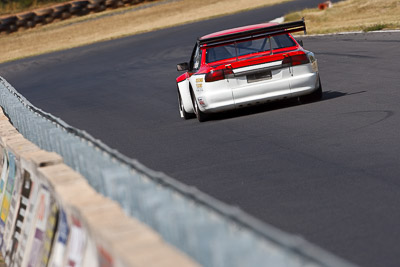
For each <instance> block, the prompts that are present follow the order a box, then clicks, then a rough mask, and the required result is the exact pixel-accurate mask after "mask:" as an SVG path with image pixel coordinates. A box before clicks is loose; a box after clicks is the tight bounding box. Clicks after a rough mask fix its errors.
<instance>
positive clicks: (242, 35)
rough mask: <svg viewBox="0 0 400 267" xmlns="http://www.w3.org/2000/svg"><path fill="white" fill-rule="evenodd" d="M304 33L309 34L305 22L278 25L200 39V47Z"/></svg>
mask: <svg viewBox="0 0 400 267" xmlns="http://www.w3.org/2000/svg"><path fill="white" fill-rule="evenodd" d="M300 31H304V34H307V31H306V23H305V22H304V19H303V20H299V21H294V22H289V23H283V24H278V25H274V26H269V27H264V28H259V29H254V30H249V31H243V32H237V33H232V34H227V35H223V36H216V37H210V38H206V39H199V40H198V43H199V45H200V46H204V45H205V44H206V45H208V46H209V45H220V44H225V43H232V42H236V41H246V40H249V39H254V38H259V37H268V36H272V35H278V34H285V33H292V32H300Z"/></svg>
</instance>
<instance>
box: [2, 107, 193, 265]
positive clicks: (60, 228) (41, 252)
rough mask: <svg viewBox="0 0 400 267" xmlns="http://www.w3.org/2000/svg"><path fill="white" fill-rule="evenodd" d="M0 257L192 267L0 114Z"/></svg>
mask: <svg viewBox="0 0 400 267" xmlns="http://www.w3.org/2000/svg"><path fill="white" fill-rule="evenodd" d="M0 149H1V153H0V162H1V163H2V164H1V165H0V167H1V176H0V179H1V180H0V192H1V195H0V204H1V206H0V207H1V217H0V250H1V253H2V255H3V257H4V258H5V262H6V264H7V266H18V267H20V266H24V267H25V266H110V267H111V266H121V267H122V266H174V265H175V266H198V264H197V263H195V262H194V261H192V260H190V259H189V258H188V257H187V256H185V255H183V254H182V253H181V252H179V251H177V250H176V249H174V248H172V247H171V246H169V245H167V244H166V243H165V242H164V241H162V239H161V237H160V236H159V235H158V234H157V233H155V232H154V231H153V230H151V229H150V228H149V227H147V226H146V225H144V224H143V223H140V222H139V221H137V220H135V219H133V218H129V217H128V216H127V215H125V213H124V212H123V210H122V209H121V207H120V206H119V205H118V204H117V203H116V202H114V201H111V200H110V199H108V198H105V197H103V196H101V195H100V194H98V193H97V192H96V191H94V190H93V189H92V187H90V186H89V184H88V183H87V181H86V180H85V179H84V178H83V177H82V176H81V175H80V174H78V173H77V172H75V171H73V170H72V169H71V168H70V167H68V166H66V165H65V164H63V163H62V158H61V157H60V156H59V155H58V154H56V153H54V152H46V151H43V150H41V149H39V147H37V146H36V145H34V144H32V143H31V142H29V141H27V140H26V139H25V138H24V137H23V136H22V135H21V134H20V133H18V132H17V131H16V130H15V128H14V127H13V126H12V125H11V124H10V122H9V121H8V118H7V117H6V116H5V115H4V114H3V113H2V111H1V109H0Z"/></svg>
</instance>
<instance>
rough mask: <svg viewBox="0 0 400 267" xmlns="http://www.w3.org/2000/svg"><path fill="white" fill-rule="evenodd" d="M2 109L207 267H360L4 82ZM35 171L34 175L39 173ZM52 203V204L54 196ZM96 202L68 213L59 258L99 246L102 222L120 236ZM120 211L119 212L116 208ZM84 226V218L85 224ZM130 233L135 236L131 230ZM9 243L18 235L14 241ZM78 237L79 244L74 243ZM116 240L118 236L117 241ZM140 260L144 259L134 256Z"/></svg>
mask: <svg viewBox="0 0 400 267" xmlns="http://www.w3.org/2000/svg"><path fill="white" fill-rule="evenodd" d="M0 106H2V107H3V108H4V112H5V114H7V116H8V117H9V118H10V121H11V122H12V124H13V125H14V126H15V127H16V128H17V129H18V131H19V132H20V133H22V134H23V135H24V137H25V138H27V139H29V140H30V141H31V142H33V143H34V144H35V145H37V146H38V147H40V148H41V149H45V150H47V151H53V152H56V153H58V154H59V155H61V156H62V159H63V161H64V162H65V164H66V165H68V166H69V167H71V168H72V169H73V170H74V171H76V172H77V173H79V174H80V175H82V176H83V177H84V178H85V179H86V180H87V182H88V183H89V184H90V185H91V186H92V187H93V188H94V189H95V190H96V191H97V192H99V193H101V194H102V195H103V196H106V197H109V198H111V199H113V200H115V201H117V202H118V203H119V204H120V205H121V206H122V208H123V210H124V212H125V213H127V214H129V215H130V216H131V217H133V218H136V219H138V220H139V221H141V222H143V223H144V224H146V225H148V226H149V227H151V228H152V229H153V230H155V231H156V232H157V233H158V234H159V235H160V236H161V237H162V238H163V240H165V241H166V242H168V243H169V244H172V245H173V246H175V247H176V248H178V249H179V251H181V252H183V253H185V254H186V255H188V256H189V257H190V258H191V259H193V260H194V261H195V262H198V263H199V264H200V265H203V266H229V267H234V266H238V267H239V266H240V267H242V266H257V267H258V266H274V267H275V266H276V267H279V266H335V267H336V266H353V265H352V264H350V263H348V262H346V261H344V260H342V259H340V258H338V257H336V256H334V255H332V254H330V253H328V252H326V251H324V250H322V249H320V248H318V247H316V246H314V245H312V244H310V243H308V242H307V241H305V240H303V239H301V238H299V237H297V236H293V235H290V234H287V233H284V232H282V231H280V230H278V229H276V228H274V227H272V226H270V225H268V224H265V223H263V222H260V221H258V220H257V219H255V218H253V217H251V216H249V215H247V214H246V213H244V212H242V211H241V210H239V209H237V208H234V207H231V206H228V205H226V204H224V203H221V202H219V201H217V200H215V199H213V198H211V197H209V196H207V195H205V194H204V193H202V192H200V191H198V190H197V189H195V188H192V187H188V186H186V185H183V184H181V183H179V182H178V181H176V180H174V179H172V178H171V177H168V176H166V175H164V174H162V173H159V172H154V171H152V170H150V169H148V168H146V167H145V166H143V165H142V164H140V163H139V162H137V161H136V160H133V159H129V158H127V157H125V156H123V155H121V154H120V153H118V152H117V151H115V150H113V149H110V148H109V147H107V146H106V145H105V144H103V143H102V142H101V141H99V140H96V139H94V138H93V137H91V136H90V135H88V134H87V133H85V132H83V131H80V130H78V129H76V128H73V127H71V126H69V125H67V124H66V123H65V122H63V121H62V120H60V119H58V118H55V117H53V116H52V115H51V114H48V113H46V112H44V111H42V110H40V109H38V108H37V107H35V106H33V105H32V104H31V103H29V101H28V100H26V99H25V98H24V97H23V96H22V95H20V94H19V93H18V92H17V91H16V90H15V89H14V88H13V87H12V86H11V85H10V84H9V83H7V82H6V81H5V80H4V79H2V78H0ZM10 131H11V130H10ZM10 157H11V156H9V157H8V159H9V158H10ZM11 158H12V157H11ZM32 158H33V157H31V159H32ZM11 162H13V161H10V163H9V164H8V165H7V166H13V165H12V164H11ZM16 162H18V161H16ZM13 164H14V163H13ZM39 165H40V164H39ZM45 165H46V164H45ZM23 166H28V165H23ZM41 167H43V166H41ZM52 167H53V166H44V167H43V168H46V170H50V169H51V168H52ZM65 168H66V167H65ZM16 170H18V168H17V169H16ZM32 173H34V172H33V171H32ZM60 173H61V174H60ZM62 173H63V171H61V170H54V172H52V175H53V174H54V175H60V176H61V177H63V178H60V179H61V180H62V181H64V180H65V182H67V181H68V180H69V178H67V175H63V174H62ZM45 174H49V172H44V171H43V169H40V171H39V172H38V175H37V176H35V177H42V175H45ZM23 176H24V175H23ZM31 176H32V175H31ZM46 177H47V178H48V179H50V180H51V179H53V178H51V175H50V174H49V175H48V176H46ZM51 181H53V180H51ZM79 183H80V184H79V185H81V184H82V186H83V185H86V182H85V181H83V180H82V179H79ZM66 186H67V185H66ZM54 188H56V189H57V187H51V186H46V187H45V189H43V190H48V191H49V190H54ZM86 188H87V187H86V186H85V189H82V190H78V191H77V192H74V190H72V191H71V193H70V194H71V195H68V196H69V198H68V199H69V201H71V202H72V203H75V202H74V201H75V200H74V199H75V198H77V197H82V196H85V195H91V194H95V192H94V191H93V190H92V189H89V188H87V189H86ZM43 190H42V191H43ZM86 190H87V191H86ZM63 191H64V189H62V190H61V189H60V190H59V191H56V193H57V194H59V195H60V196H64V195H62V194H61V192H63ZM43 192H44V193H42V194H43V195H44V196H43V197H41V198H43V199H44V200H43V201H45V200H46V201H48V199H49V198H50V197H49V196H47V195H51V194H49V193H46V192H47V191H43ZM49 192H51V191H49ZM36 194H37V193H36ZM46 194H47V195H46ZM65 198H66V197H65ZM97 198H98V199H103V197H101V196H97V197H96V199H97ZM93 199H94V197H93ZM90 200H92V198H91V197H89V196H88V197H87V198H85V201H90ZM49 201H50V203H51V198H50V200H49ZM25 202H26V201H25ZM94 202H95V203H92V202H90V203H91V204H92V205H91V208H89V207H88V208H86V204H85V205H81V204H77V205H76V206H75V207H78V208H76V209H68V211H69V212H70V213H68V212H66V214H67V215H68V214H73V217H72V218H71V217H68V216H66V218H67V219H62V218H63V217H62V216H61V217H59V221H67V222H68V223H69V226H70V227H69V228H68V229H70V231H71V227H72V226H74V228H73V229H74V231H73V232H74V234H73V235H72V234H71V233H70V235H69V238H67V240H68V241H67V244H66V245H64V246H63V245H62V244H63V242H61V241H60V244H58V243H55V244H57V248H56V249H55V248H54V247H53V253H56V254H58V253H59V252H54V251H61V252H63V251H65V250H68V249H69V248H68V243H70V242H73V243H74V244H75V243H76V244H77V246H78V247H79V246H82V244H83V243H85V240H91V241H90V242H89V243H93V240H92V239H88V238H87V237H85V236H86V235H84V233H87V232H89V234H90V233H91V231H92V230H91V227H95V226H93V225H96V223H97V224H100V222H101V225H103V221H104V228H101V229H100V230H99V232H100V233H101V235H100V234H99V235H98V236H103V235H104V236H109V235H112V236H113V237H112V238H114V232H113V231H111V230H114V229H115V227H107V226H111V225H112V224H111V223H110V224H108V223H107V222H108V220H109V219H110V220H111V218H113V217H119V216H120V215H118V214H119V213H117V214H115V213H114V206H113V205H111V204H110V206H107V207H106V208H104V207H101V208H100V207H97V204H96V202H97V201H94ZM84 203H86V202H84ZM79 208H80V209H79ZM115 209H117V208H116V207H115ZM95 210H98V211H99V214H98V215H96V216H94V218H97V220H96V219H90V220H92V221H90V220H89V219H88V218H86V217H85V220H87V221H89V222H93V224H91V225H90V227H89V228H84V230H82V228H80V227H82V225H86V224H85V223H82V222H81V220H79V218H81V217H80V216H81V215H82V214H84V215H86V214H87V213H86V212H89V211H90V212H92V211H93V212H94V211H95ZM46 214H47V213H46ZM60 214H61V215H62V214H63V213H60V212H59V213H58V216H60ZM69 216H71V215H69ZM64 217H65V216H64ZM77 218H78V219H77ZM90 218H91V217H90ZM50 221H51V220H50ZM82 221H84V220H83V219H82ZM71 223H72V226H71ZM16 225H17V224H16ZM96 227H97V226H96ZM40 229H42V228H40ZM63 229H65V227H63ZM95 229H97V228H95ZM122 229H126V230H127V231H134V230H133V229H130V227H129V226H127V227H123V228H122ZM66 232H67V231H66V230H64V232H62V233H61V235H60V234H59V236H61V237H62V238H61V239H62V240H65V239H66V238H65V233H66ZM63 233H64V234H63ZM132 234H133V233H132ZM133 235H134V234H133ZM55 236H57V234H55ZM82 236H83V237H82ZM96 236H97V232H96ZM116 236H123V233H121V232H117V234H116ZM7 238H8V239H9V238H10V237H9V236H7ZM31 239H32V238H31ZM71 239H72V240H76V241H71ZM115 239H118V238H117V237H115ZM32 240H35V239H34V238H33V239H32ZM56 240H58V239H56ZM113 240H114V239H113ZM35 242H36V241H35ZM37 242H39V241H37ZM133 242H134V241H133ZM117 243H118V242H117ZM123 243H124V247H125V248H126V249H127V250H130V248H131V247H132V246H133V247H136V244H135V243H133V244H131V243H129V242H128V241H127V242H125V241H124V242H123ZM38 244H39V243H38ZM94 244H96V243H94ZM53 246H54V244H53ZM35 247H36V246H35ZM92 247H93V246H92ZM94 248H96V246H94ZM103 249H107V246H106V245H104V248H103ZM86 251H89V252H87V253H91V254H96V253H100V252H101V251H102V250H101V249H97V250H96V249H93V248H92V249H90V250H88V248H87V249H86ZM105 251H108V250H105ZM150 251H152V249H151V248H150V247H149V248H148V249H142V250H141V253H139V254H140V255H142V253H143V255H147V254H148V253H152V252H150ZM105 254H107V253H105ZM132 257H136V256H133V255H132ZM143 257H145V256H143ZM103 258H104V259H103V260H104V261H107V260H106V258H107V257H106V256H104V257H103ZM24 259H25V258H24ZM50 259H51V257H50ZM80 259H83V256H79V257H77V258H76V259H75V258H74V260H76V261H78V260H80ZM191 263H192V264H193V262H191ZM84 266H86V265H84ZM88 266H90V265H88ZM105 266H107V265H105ZM174 266H179V264H175V263H174Z"/></svg>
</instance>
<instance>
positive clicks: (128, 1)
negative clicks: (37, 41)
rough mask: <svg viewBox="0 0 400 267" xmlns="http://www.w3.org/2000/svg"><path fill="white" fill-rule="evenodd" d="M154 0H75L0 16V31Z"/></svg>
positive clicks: (9, 30) (11, 30)
mask: <svg viewBox="0 0 400 267" xmlns="http://www.w3.org/2000/svg"><path fill="white" fill-rule="evenodd" d="M154 1H156V0H75V1H69V2H65V3H61V4H56V5H53V6H50V7H45V8H40V9H37V10H32V11H26V12H22V13H18V14H14V15H7V16H3V17H0V33H2V32H4V33H8V34H9V33H13V32H16V31H18V29H21V28H23V29H30V28H34V27H35V26H36V25H39V24H41V25H45V24H49V23H52V22H53V21H55V20H65V19H68V18H70V17H72V16H84V15H87V14H89V13H91V12H102V11H104V10H106V9H115V8H119V7H124V6H129V5H137V4H140V3H143V2H154Z"/></svg>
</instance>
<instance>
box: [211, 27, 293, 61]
mask: <svg viewBox="0 0 400 267" xmlns="http://www.w3.org/2000/svg"><path fill="white" fill-rule="evenodd" d="M295 45H296V43H295V42H294V41H293V39H292V38H290V36H289V35H287V34H283V35H275V36H271V37H266V38H259V39H253V40H249V41H242V42H235V43H231V44H227V45H222V46H216V47H210V48H208V49H207V50H206V62H207V63H211V62H215V61H219V60H224V59H228V58H236V57H240V56H245V55H250V54H255V53H260V52H265V51H270V50H271V46H272V50H274V49H280V48H286V47H292V46H295Z"/></svg>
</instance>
